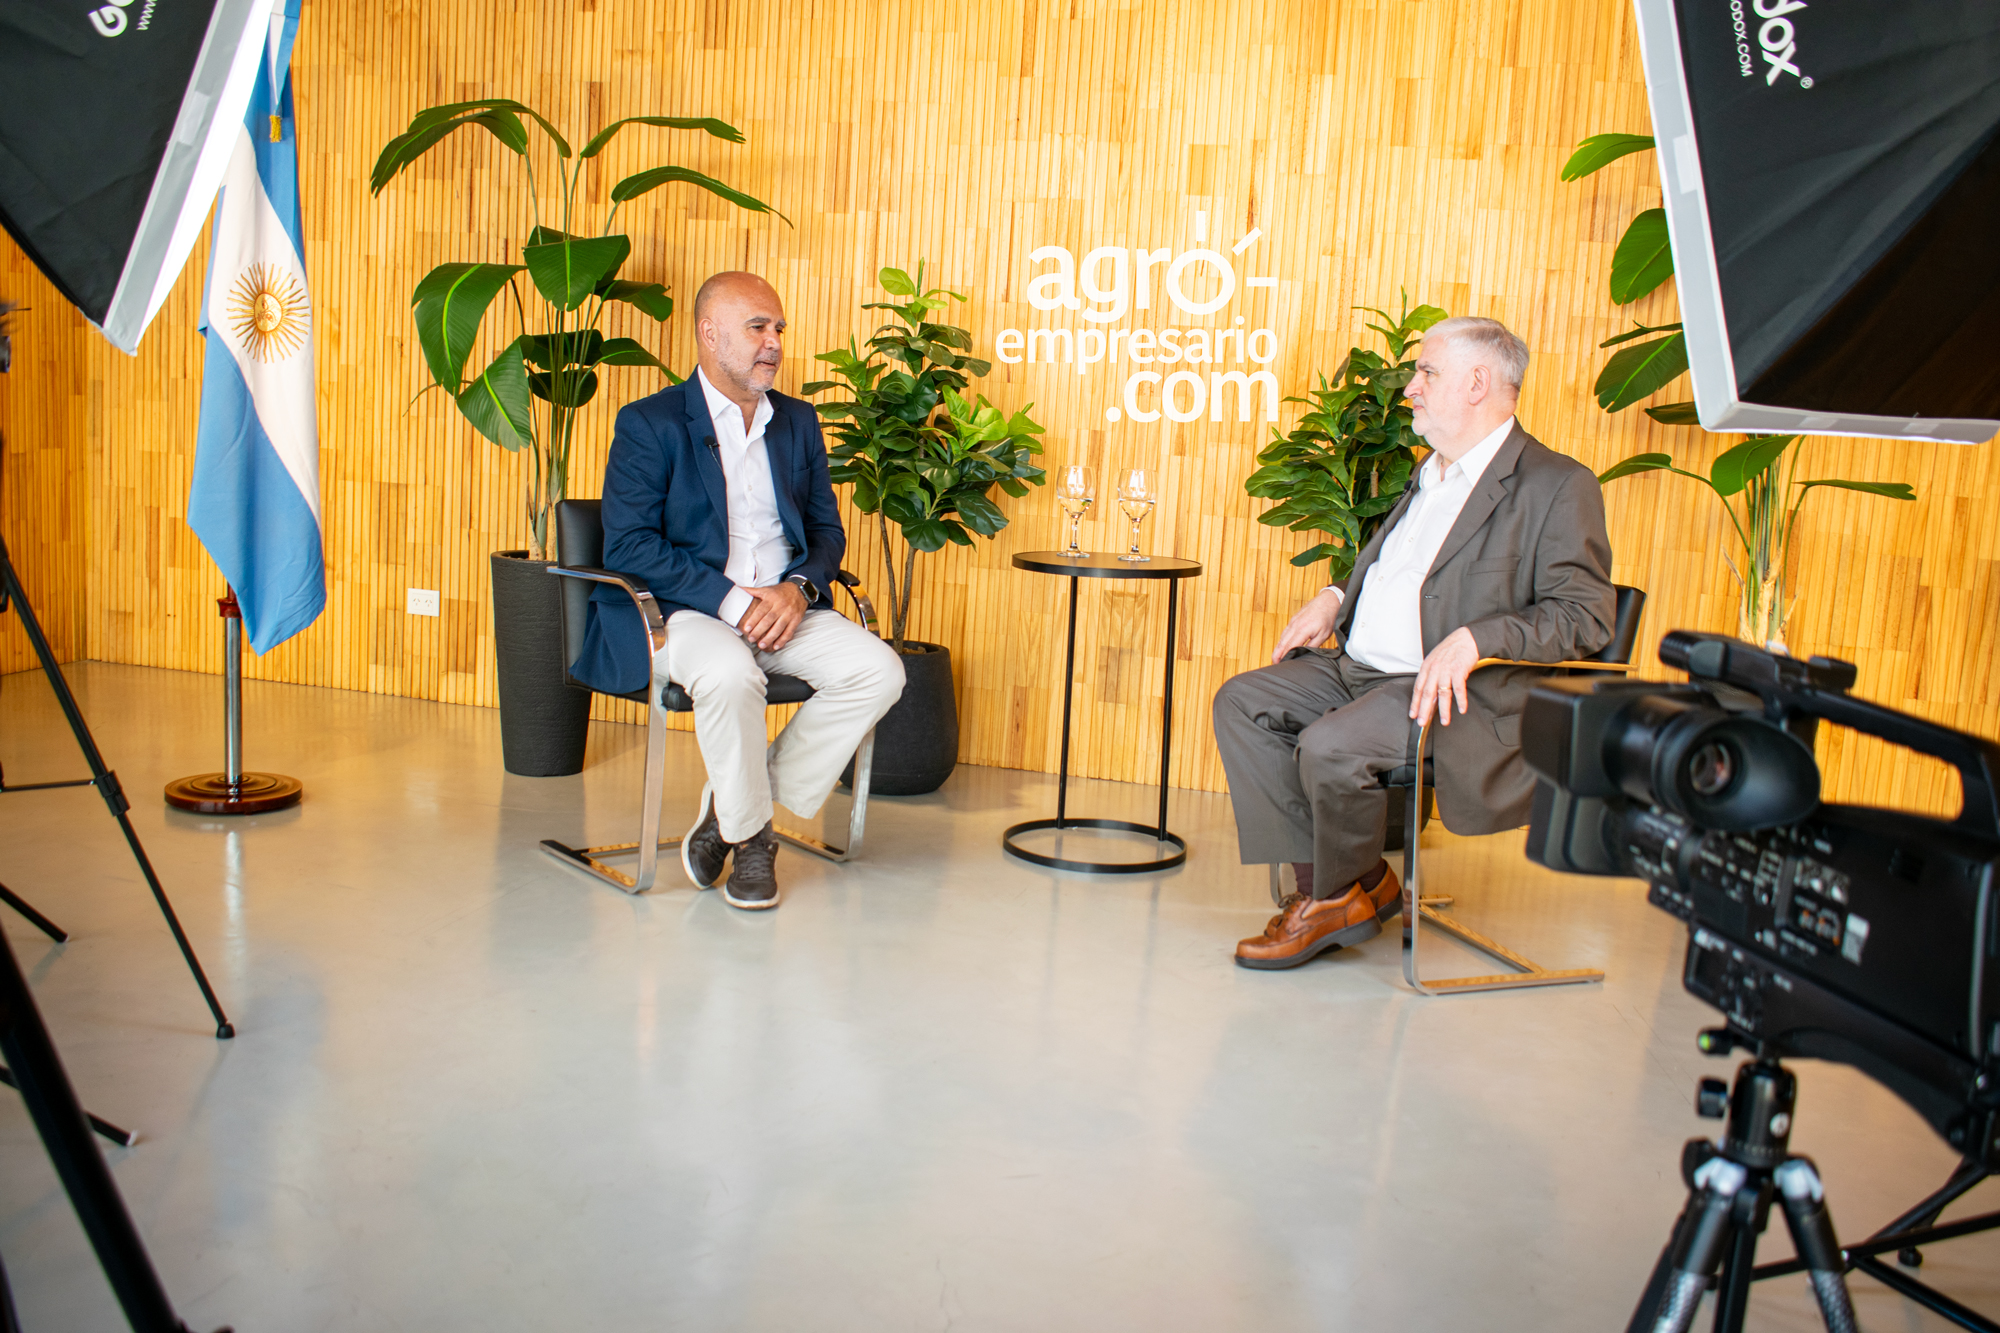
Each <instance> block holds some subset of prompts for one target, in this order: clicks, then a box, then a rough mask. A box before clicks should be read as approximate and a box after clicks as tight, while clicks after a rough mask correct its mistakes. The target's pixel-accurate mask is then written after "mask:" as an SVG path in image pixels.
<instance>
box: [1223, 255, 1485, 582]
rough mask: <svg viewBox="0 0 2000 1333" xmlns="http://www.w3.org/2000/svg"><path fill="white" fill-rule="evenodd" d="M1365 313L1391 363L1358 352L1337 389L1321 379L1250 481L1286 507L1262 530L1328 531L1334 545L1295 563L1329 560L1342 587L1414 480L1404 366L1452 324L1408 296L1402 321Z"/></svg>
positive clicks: (1346, 362)
mask: <svg viewBox="0 0 2000 1333" xmlns="http://www.w3.org/2000/svg"><path fill="white" fill-rule="evenodd" d="M1358 308H1359V309H1362V310H1365V311H1367V312H1368V313H1369V314H1371V315H1376V316H1379V317H1380V318H1381V320H1382V322H1381V323H1380V324H1370V325H1368V327H1369V328H1371V329H1373V330H1374V331H1375V332H1377V333H1379V334H1381V335H1382V339H1383V341H1384V342H1385V343H1387V344H1388V348H1389V354H1388V355H1387V356H1383V355H1382V354H1381V353H1379V352H1371V351H1368V350H1366V349H1365V348H1360V347H1356V348H1354V349H1353V350H1352V351H1350V352H1348V354H1347V356H1346V358H1345V359H1343V360H1342V361H1341V363H1340V365H1339V366H1338V367H1336V368H1335V369H1334V372H1333V380H1332V382H1330V383H1329V382H1328V380H1327V378H1326V376H1324V375H1321V376H1320V377H1319V387H1318V388H1317V389H1312V390H1309V391H1308V392H1307V396H1306V397H1304V398H1287V399H1286V400H1285V401H1286V402H1288V403H1304V404H1306V405H1307V407H1308V410H1307V412H1306V413H1305V415H1303V416H1301V417H1300V418H1299V420H1298V424H1297V425H1295V426H1293V427H1292V429H1291V432H1290V433H1289V434H1285V435H1280V434H1279V433H1278V432H1277V430H1276V428H1273V429H1272V431H1271V437H1272V438H1271V443H1270V444H1269V445H1267V446H1266V447H1265V449H1264V451H1263V452H1262V453H1260V454H1258V455H1257V461H1258V462H1259V463H1261V464H1263V466H1262V467H1259V468H1258V469H1257V470H1256V471H1255V472H1253V473H1251V474H1250V477H1249V479H1248V480H1247V481H1245V482H1244V483H1243V489H1244V490H1246V491H1248V492H1249V493H1250V494H1252V495H1254V496H1257V497H1259V498H1260V499H1267V500H1276V501H1278V503H1277V504H1276V505H1273V506H1272V507H1271V508H1270V509H1268V510H1266V511H1265V512H1264V513H1262V514H1259V515H1258V516H1257V521H1258V522H1259V523H1266V524H1269V525H1270V526H1272V527H1278V528H1289V529H1290V530H1292V531H1293V532H1302V531H1309V532H1320V533H1324V534H1325V535H1326V536H1327V537H1328V538H1329V539H1330V540H1327V541H1323V542H1320V543H1318V544H1317V545H1314V546H1311V547H1308V548H1307V549H1305V550H1303V551H1301V552H1299V553H1298V554H1297V555H1295V556H1293V557H1292V563H1293V564H1294V565H1297V566H1299V567H1301V568H1303V567H1305V566H1307V565H1311V564H1316V563H1317V562H1319V561H1321V560H1324V561H1326V562H1327V581H1328V582H1329V583H1338V582H1339V581H1340V580H1342V579H1344V578H1346V577H1347V576H1348V575H1349V574H1350V573H1352V572H1353V570H1354V559H1355V557H1356V556H1357V555H1359V554H1360V553H1361V548H1362V547H1364V546H1366V545H1367V544H1368V539H1369V538H1370V537H1372V536H1373V535H1374V533H1375V529H1376V528H1378V527H1380V526H1381V524H1382V521H1383V519H1384V518H1386V517H1387V516H1388V513H1389V511H1390V510H1391V509H1394V508H1395V507H1396V501H1398V500H1399V499H1401V498H1402V495H1403V490H1404V488H1405V487H1407V486H1408V485H1409V484H1410V478H1411V476H1412V475H1413V474H1414V473H1415V471H1416V466H1417V452H1416V451H1417V449H1418V448H1419V447H1420V446H1422V444H1423V440H1422V439H1421V438H1420V437H1419V436H1418V435H1417V432H1416V424H1415V418H1414V417H1413V416H1412V414H1411V412H1410V405H1409V404H1408V403H1407V402H1405V401H1404V400H1403V388H1404V386H1405V385H1407V384H1409V382H1410V377H1411V376H1412V375H1414V374H1416V367H1417V363H1416V361H1415V359H1414V358H1410V359H1405V353H1406V352H1408V351H1409V348H1410V346H1411V344H1413V343H1416V342H1420V341H1422V339H1423V334H1424V330H1426V329H1428V328H1430V326H1431V325H1433V324H1435V323H1437V322H1438V321H1439V320H1441V319H1443V318H1445V312H1444V311H1442V310H1440V309H1439V308H1438V307H1436V306H1434V305H1420V306H1418V307H1417V308H1416V309H1414V310H1412V309H1410V298H1409V294H1408V293H1407V292H1405V293H1404V294H1403V309H1402V313H1401V314H1398V315H1391V314H1389V312H1388V311H1386V310H1377V309H1375V308H1374V307H1372V306H1361V307H1358Z"/></svg>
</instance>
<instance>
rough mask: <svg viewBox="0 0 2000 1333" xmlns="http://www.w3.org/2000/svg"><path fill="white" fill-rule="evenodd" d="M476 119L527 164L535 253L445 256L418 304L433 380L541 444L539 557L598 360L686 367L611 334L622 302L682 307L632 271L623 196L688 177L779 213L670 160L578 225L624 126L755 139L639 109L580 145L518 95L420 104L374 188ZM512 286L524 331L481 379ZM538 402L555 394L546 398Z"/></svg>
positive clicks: (627, 182) (535, 457) (525, 446)
mask: <svg viewBox="0 0 2000 1333" xmlns="http://www.w3.org/2000/svg"><path fill="white" fill-rule="evenodd" d="M529 122H533V123H534V124H535V125H536V126H538V127H540V129H541V130H542V133H543V138H544V140H545V143H546V152H547V153H548V154H551V155H552V156H553V158H554V162H553V166H554V171H555V182H556V186H557V190H556V196H557V201H558V204H559V208H558V212H557V216H556V217H555V218H554V219H553V221H554V222H555V223H556V224H558V225H554V226H550V225H545V224H544V221H543V218H542V200H541V193H540V191H539V190H538V189H537V187H536V181H535V156H534V153H533V152H532V151H531V150H532V148H533V146H534V141H533V138H532V136H531V135H530V133H529V130H528V123H529ZM468 125H470V126H476V127H478V128H480V129H483V130H485V131H486V132H487V133H488V134H490V135H491V136H492V137H493V138H494V139H495V140H497V141H498V142H499V144H500V145H501V147H503V148H505V149H506V150H507V151H508V152H510V153H512V154H513V155H514V156H515V157H517V158H519V159H520V161H521V166H522V172H523V178H524V179H523V184H524V185H525V187H526V188H525V194H526V202H527V205H528V210H527V211H528V218H529V223H530V225H529V228H528V231H527V237H526V240H525V242H524V243H523V244H522V245H521V261H522V262H521V263H519V264H491V263H454V264H440V265H439V266H438V267H436V268H434V269H432V270H431V271H430V272H429V273H428V274H426V275H425V277H424V279H423V281H421V282H419V283H418V284H417V287H416V290H415V291H414V292H413V293H412V294H411V298H410V305H411V313H412V315H413V316H414V318H415V320H416V324H417V341H418V343H419V344H420V345H421V346H422V348H423V352H424V362H425V365H426V367H427V368H428V369H429V371H430V376H431V380H432V382H433V384H435V385H436V386H438V387H440V388H442V389H444V390H445V391H446V392H447V393H449V394H451V396H452V398H453V400H454V401H456V402H457V404H458V410H459V411H460V412H461V413H462V414H463V415H464V417H465V419H466V420H467V421H469V422H471V423H472V426H473V429H475V430H477V431H478V432H479V433H480V434H481V435H484V436H485V437H486V438H487V439H489V440H491V441H493V442H494V443H495V444H497V445H499V446H500V447H501V448H503V449H506V450H509V451H510V452H511V451H520V450H526V451H527V452H528V455H529V458H530V460H531V466H530V468H529V477H528V486H527V497H526V511H527V512H526V517H527V522H528V532H529V540H528V545H529V554H531V555H533V556H536V557H541V556H542V555H543V554H545V553H546V552H547V550H548V535H549V534H548V516H549V511H550V509H552V508H553V507H554V505H555V503H556V502H557V501H558V500H561V499H563V498H564V497H566V496H567V495H568V494H569V454H570V442H571V438H572V436H573V434H574V431H575V426H576V414H577V412H578V411H579V410H581V409H582V408H583V407H585V406H586V405H588V404H589V403H590V402H591V401H592V400H593V399H594V398H595V397H596V396H597V391H598V389H599V387H600V384H601V377H600V376H599V374H598V368H599V367H601V366H650V367H652V368H653V369H655V370H658V371H659V372H660V373H662V374H663V375H665V376H666V378H667V379H668V380H669V381H670V382H677V381H678V378H679V377H678V376H676V375H675V374H674V373H673V371H671V370H669V369H668V368H667V366H666V365H665V363H663V362H662V361H661V360H660V359H659V358H658V357H657V356H655V355H654V354H653V353H652V352H651V351H649V350H647V349H646V348H645V347H644V346H642V345H641V344H640V343H639V342H638V341H637V340H636V339H633V338H606V337H605V336H604V334H603V332H602V330H601V328H600V326H601V324H602V323H603V319H604V312H605V308H606V307H607V306H609V305H611V304H613V303H623V304H625V305H629V306H631V307H632V308H633V309H634V310H637V311H639V312H640V313H641V314H643V315H646V316H648V317H650V318H651V319H653V320H655V321H661V322H664V321H665V320H667V319H669V318H670V317H672V315H673V313H674V301H673V298H672V297H671V296H669V295H668V294H667V289H666V287H665V285H664V284H661V283H657V282H642V281H636V280H633V279H628V278H621V277H619V276H618V274H619V270H620V269H622V268H623V267H624V265H625V261H626V260H627V259H629V258H630V257H631V254H632V242H631V239H630V238H629V237H627V236H626V235H624V234H623V233H622V232H617V231H614V230H613V229H612V224H613V223H614V222H615V221H616V220H617V217H618V209H619V207H620V206H622V205H623V204H624V202H625V201H626V200H628V199H633V198H637V197H638V196H639V195H642V194H645V193H647V192H648V191H650V190H655V189H658V188H659V187H661V186H663V185H667V184H671V183H675V182H680V183H684V184H689V185H693V186H695V187H697V188H699V189H703V190H706V191H708V192H709V193H710V194H714V195H717V196H718V197H720V198H723V199H727V200H729V201H730V202H731V203H734V204H736V205H738V206H739V207H741V208H744V209H747V210H749V211H751V212H757V213H765V212H770V211H772V210H771V208H770V206H769V205H767V204H765V203H763V202H762V201H760V200H757V199H753V198H751V197H750V196H749V195H747V194H743V193H741V192H740V191H737V190H734V189H731V188H730V187H729V186H727V185H724V184H723V183H722V182H721V181H718V180H716V179H715V178H714V177H712V176H706V175H703V174H702V173H701V172H698V171H693V170H690V169H688V168H685V167H674V166H661V167H653V168H651V169H649V170H647V171H642V172H639V173H637V174H636V175H632V176H627V177H626V178H625V179H624V180H621V181H619V182H618V183H617V184H616V185H615V186H613V187H612V190H611V197H612V200H613V203H612V207H611V209H610V211H609V212H608V213H607V214H606V215H605V218H604V223H603V226H602V227H601V228H600V229H599V231H598V234H596V235H594V236H593V235H584V234H579V233H577V232H575V231H573V230H572V226H573V223H572V217H573V215H574V213H575V212H576V206H577V203H578V199H577V187H578V185H579V183H580V182H581V180H582V176H583V163H584V162H585V161H586V160H588V159H591V158H595V157H596V156H597V155H598V154H599V153H600V152H602V151H603V149H604V147H605V145H607V144H608V143H610V142H611V140H612V139H613V138H614V137H615V136H616V135H617V134H618V132H619V131H620V130H622V129H623V128H624V127H626V126H628V125H653V126H661V127H665V128H668V129H680V130H700V131H703V132H705V133H707V134H709V135H711V136H713V137H715V138H718V139H721V140H723V141H725V142H728V143H742V142H743V135H742V134H741V133H739V132H738V131H737V130H735V129H734V128H732V127H731V126H729V125H726V124H724V123H723V122H722V121H719V120H712V119H708V118H705V117H692V116H633V117H629V118H627V119H625V120H620V121H615V122H613V123H612V124H611V125H609V126H607V127H605V128H604V129H603V130H600V131H599V132H598V133H597V134H596V135H594V136H592V138H591V140H590V142H589V143H587V144H585V145H584V149H583V152H582V153H581V154H579V153H577V152H576V151H575V150H574V149H572V148H571V147H570V145H569V141H568V140H566V139H564V138H563V136H562V135H561V134H560V133H558V132H557V131H556V128H555V126H554V125H552V124H550V123H549V122H548V120H547V119H546V118H544V117H543V116H542V115H541V114H540V113H539V112H537V111H535V110H534V109H533V108H532V107H529V106H527V105H526V104H524V103H521V102H517V101H514V100H512V99H509V98H488V99H484V100H481V101H475V102H452V103H448V104H446V105H444V106H434V107H430V108H427V109H426V110H423V111H419V112H418V113H417V114H416V115H415V116H414V117H412V118H411V120H410V124H409V127H408V128H407V129H405V130H404V131H403V132H402V133H401V134H399V135H397V136H396V137H395V138H393V139H391V140H390V141H389V142H388V144H387V145H386V146H384V148H383V149H382V153H381V155H380V156H379V157H378V158H376V160H375V169H374V171H373V172H372V173H371V174H370V176H369V181H368V187H369V191H370V192H371V193H373V194H380V193H381V192H382V191H383V190H384V189H385V188H386V187H387V186H388V185H389V183H390V182H391V181H393V180H395V178H396V177H397V176H399V175H400V174H402V173H403V172H404V171H406V170H408V169H409V167H410V166H412V165H413V164H414V163H416V162H417V161H418V159H420V158H422V157H423V155H424V154H425V153H427V152H429V151H430V150H431V149H433V148H435V147H436V146H437V145H438V144H440V143H442V142H443V141H444V140H445V139H446V138H448V137H450V136H451V135H452V134H454V133H456V132H457V131H459V130H460V129H463V128H465V127H466V126H468ZM779 216H780V217H782V216H783V214H779ZM522 273H526V274H527V275H528V278H529V282H530V283H531V284H532V292H533V296H534V297H535V298H538V300H536V302H535V304H536V307H537V315H538V328H537V329H535V330H533V331H530V329H529V327H528V320H529V315H528V310H529V298H528V297H526V296H525V295H524V294H523V292H522V289H521V283H520V282H519V281H518V278H519V275H520V274H522ZM503 291H506V292H509V293H510V294H511V295H512V297H513V299H512V301H511V303H510V304H511V306H512V309H513V312H514V315H515V323H516V328H515V330H514V335H515V336H514V337H513V338H512V339H511V340H510V341H508V342H507V343H506V345H505V346H503V347H502V348H501V349H500V351H499V353H498V355H496V356H495V357H494V359H493V361H492V363H491V364H490V365H488V366H487V367H486V369H485V370H484V371H483V372H481V374H480V375H479V376H478V378H476V379H474V380H471V381H470V382H467V381H466V379H465V366H466V362H467V360H468V359H469V358H470V357H471V355H472V352H473V348H474V347H475V346H476V345H477V344H478V342H479V341H480V335H481V331H482V329H483V327H484V325H485V320H486V315H487V312H488V311H489V310H490V309H491V308H492V306H493V303H494V301H495V300H496V299H497V298H498V297H499V295H500V293H501V292H503ZM536 400H539V401H540V402H541V403H542V404H543V406H542V407H541V408H539V409H537V408H536V406H535V402H536Z"/></svg>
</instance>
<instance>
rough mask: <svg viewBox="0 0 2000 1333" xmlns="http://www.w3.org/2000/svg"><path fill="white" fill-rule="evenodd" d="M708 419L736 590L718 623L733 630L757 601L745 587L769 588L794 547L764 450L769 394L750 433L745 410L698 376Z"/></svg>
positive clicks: (761, 399)
mask: <svg viewBox="0 0 2000 1333" xmlns="http://www.w3.org/2000/svg"><path fill="white" fill-rule="evenodd" d="M694 374H695V378H696V379H697V380H699V381H700V382H701V394H702V397H704V398H706V399H707V400H708V419H709V420H710V421H712V422H714V423H715V443H716V446H717V447H716V452H717V453H718V454H719V455H720V456H721V460H722V479H723V494H724V496H725V499H726V504H727V507H728V510H729V562H728V563H727V564H725V565H724V566H723V567H722V572H723V573H724V574H725V575H727V576H728V578H729V581H730V582H731V583H734V584H735V585H736V586H735V587H734V588H731V589H730V590H729V592H728V593H727V594H726V595H725V596H724V597H723V599H722V606H721V608H720V610H719V612H718V613H717V614H718V618H719V619H721V621H722V622H723V623H724V624H726V625H731V626H733V625H735V624H736V623H737V622H738V621H740V620H742V619H743V613H744V612H745V611H748V610H749V609H750V603H751V602H753V601H754V600H756V599H755V598H753V597H751V596H750V594H749V593H747V592H745V591H743V590H744V589H745V588H769V587H771V586H773V585H774V584H776V583H777V582H778V580H779V579H781V578H783V577H784V575H785V568H786V566H788V565H790V564H791V563H792V555H793V551H792V544H791V543H790V542H788V541H786V540H785V527H784V523H783V521H782V520H780V519H779V517H778V491H777V487H776V486H775V485H774V484H773V483H772V481H771V456H770V454H769V453H768V452H766V451H765V448H764V427H765V426H767V425H769V424H770V421H771V395H769V394H767V393H760V394H758V395H757V414H756V416H755V418H754V419H752V420H751V422H750V424H749V426H748V427H747V428H746V427H745V426H744V424H743V409H742V408H740V407H738V406H737V405H736V404H735V403H733V402H731V401H730V400H729V399H728V398H727V397H725V396H723V394H721V393H720V392H718V391H717V389H716V387H715V386H714V385H713V384H710V383H709V382H708V376H706V375H704V374H702V373H701V371H700V370H696V371H695V373H694Z"/></svg>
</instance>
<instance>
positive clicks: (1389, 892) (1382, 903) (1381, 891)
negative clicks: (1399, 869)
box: [1368, 867, 1403, 921]
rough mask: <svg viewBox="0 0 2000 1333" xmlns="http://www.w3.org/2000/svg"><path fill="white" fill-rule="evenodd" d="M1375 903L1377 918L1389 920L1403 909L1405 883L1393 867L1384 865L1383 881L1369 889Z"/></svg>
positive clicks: (1378, 919)
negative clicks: (1397, 875) (1398, 877)
mask: <svg viewBox="0 0 2000 1333" xmlns="http://www.w3.org/2000/svg"><path fill="white" fill-rule="evenodd" d="M1368 897H1369V898H1370V900H1372V901H1373V902H1374V904H1375V919H1376V920H1377V921H1387V920H1390V919H1391V918H1392V917H1394V916H1396V915H1397V914H1398V913H1400V912H1401V911H1402V910H1403V884H1402V881H1401V880H1399V879H1397V878H1396V872H1395V870H1394V869H1393V868H1390V867H1384V868H1383V871H1382V882H1381V883H1380V884H1377V885H1376V886H1375V887H1374V888H1372V889H1370V890H1369V891H1368Z"/></svg>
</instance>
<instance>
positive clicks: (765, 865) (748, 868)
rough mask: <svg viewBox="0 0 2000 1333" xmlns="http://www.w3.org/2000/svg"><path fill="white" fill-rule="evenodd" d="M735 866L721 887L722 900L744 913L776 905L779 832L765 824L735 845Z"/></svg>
mask: <svg viewBox="0 0 2000 1333" xmlns="http://www.w3.org/2000/svg"><path fill="white" fill-rule="evenodd" d="M734 850H735V852H736V868H735V869H734V870H732V871H730V872H729V882H728V883H727V884H725V885H723V886H722V900H723V901H724V902H726V903H728V904H729V905H730V906H731V907H741V908H742V909H743V910H745V911H746V912H760V911H762V910H764V909H765V908H767V907H776V906H777V905H778V876H777V874H776V873H775V867H774V866H773V864H772V863H773V862H774V861H776V860H777V859H778V835H777V834H775V833H773V832H771V826H770V825H769V824H768V823H767V824H765V825H764V827H763V828H761V829H758V830H757V832H756V833H755V834H753V835H751V837H750V838H749V839H748V840H746V841H744V842H739V843H737V844H736V846H735V849H734Z"/></svg>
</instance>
